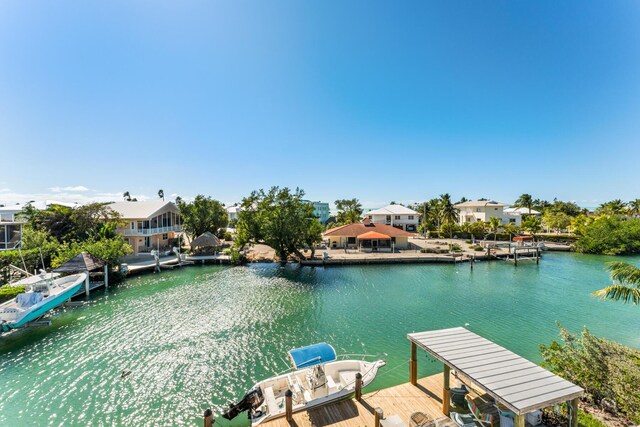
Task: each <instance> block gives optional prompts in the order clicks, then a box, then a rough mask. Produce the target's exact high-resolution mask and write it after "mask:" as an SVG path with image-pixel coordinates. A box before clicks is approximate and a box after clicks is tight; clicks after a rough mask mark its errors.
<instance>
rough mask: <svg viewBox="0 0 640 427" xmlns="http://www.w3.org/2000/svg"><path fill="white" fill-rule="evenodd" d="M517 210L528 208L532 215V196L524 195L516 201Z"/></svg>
mask: <svg viewBox="0 0 640 427" xmlns="http://www.w3.org/2000/svg"><path fill="white" fill-rule="evenodd" d="M513 206H515V207H516V208H527V209H529V215H531V208H532V207H533V197H531V194H526V193H525V194H523V195H521V196H520V197H518V199H517V200H516V201H515V203H514V204H513Z"/></svg>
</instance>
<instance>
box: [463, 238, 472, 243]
mask: <svg viewBox="0 0 640 427" xmlns="http://www.w3.org/2000/svg"><path fill="white" fill-rule="evenodd" d="M464 242H465V243H466V244H471V243H473V241H472V240H471V239H467V240H465V241H464Z"/></svg>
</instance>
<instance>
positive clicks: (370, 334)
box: [0, 253, 640, 426]
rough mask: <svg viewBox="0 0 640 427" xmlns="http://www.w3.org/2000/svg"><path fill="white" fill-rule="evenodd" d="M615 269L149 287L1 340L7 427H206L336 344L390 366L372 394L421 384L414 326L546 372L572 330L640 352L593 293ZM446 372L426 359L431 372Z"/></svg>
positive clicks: (385, 274)
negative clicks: (414, 378)
mask: <svg viewBox="0 0 640 427" xmlns="http://www.w3.org/2000/svg"><path fill="white" fill-rule="evenodd" d="M612 259H613V258H608V257H597V256H586V255H576V254H563V253H547V254H545V257H544V259H543V260H542V261H541V263H540V265H535V263H530V264H528V263H522V264H521V265H519V266H518V267H517V268H516V267H514V266H513V264H511V263H509V262H506V261H495V262H480V263H477V264H476V265H475V268H474V270H473V271H471V270H470V268H469V264H459V265H448V264H447V265H444V264H443V265H429V264H421V265H393V266H351V267H332V268H310V267H304V268H300V267H297V266H285V267H282V266H279V265H276V264H256V265H251V266H248V267H236V268H230V267H218V266H216V267H190V268H185V269H182V270H176V271H165V272H162V273H161V274H159V275H151V274H149V275H145V276H139V277H136V278H132V279H129V280H127V281H126V282H125V283H122V284H120V285H119V286H117V287H116V288H112V289H110V290H109V291H108V292H101V293H96V294H95V295H92V297H91V300H90V302H89V303H88V305H86V306H82V307H73V308H65V309H63V310H60V311H58V312H56V313H55V315H54V316H53V318H52V321H53V322H52V325H51V326H50V327H43V328H38V329H31V330H26V331H22V332H20V333H17V334H13V335H11V336H9V337H5V338H0V391H1V392H0V393H1V396H0V425H2V426H23V425H24V426H31V425H33V426H35V425H38V426H43V425H50V426H62V425H64V426H87V425H91V426H112V425H126V426H133V425H143V424H144V425H160V426H174V425H176V426H179V425H201V421H200V419H201V418H200V416H201V414H202V412H203V410H204V409H205V408H207V407H212V408H213V409H214V411H216V412H217V413H219V412H220V411H221V409H222V407H223V405H224V404H226V403H228V402H230V401H231V400H233V399H235V398H237V397H239V396H241V395H242V394H243V392H244V391H245V390H246V389H247V388H249V387H250V386H251V385H252V384H253V383H254V382H255V381H256V380H258V379H262V378H265V377H268V376H271V375H273V374H274V373H276V372H279V371H282V370H284V369H286V368H287V364H286V351H287V350H289V349H291V348H293V347H297V346H303V345H307V344H311V343H316V342H320V341H327V342H329V343H331V344H332V345H333V346H334V347H335V348H336V350H337V351H338V352H339V353H367V354H373V355H381V357H385V358H386V360H387V362H388V364H387V367H385V368H383V369H382V370H381V371H380V373H379V376H378V378H377V379H376V380H375V382H374V383H373V384H372V385H371V386H370V388H369V389H368V390H374V389H377V388H382V387H388V386H392V385H395V384H399V383H402V382H406V381H407V380H408V366H407V360H408V357H409V343H408V341H407V339H406V334H407V333H408V332H413V331H421V330H428V329H436V328H447V327H454V326H465V325H466V327H467V328H469V329H470V330H472V331H474V332H476V333H479V334H481V335H483V336H485V337H487V338H489V339H491V340H493V341H495V342H497V343H499V344H501V345H503V346H505V347H507V348H509V349H511V350H512V351H515V352H516V353H519V354H520V355H522V356H525V357H527V358H529V359H531V360H533V361H539V360H540V357H539V351H538V346H539V344H541V343H549V342H550V341H551V340H553V339H555V338H557V336H558V328H557V326H556V321H557V322H560V323H561V324H562V325H563V326H565V327H567V328H568V329H570V330H572V331H575V332H580V331H581V330H582V328H583V326H585V325H586V326H587V327H588V328H589V329H590V330H591V331H592V332H593V333H594V334H596V335H598V336H602V337H606V338H608V339H612V340H616V341H619V342H621V343H624V344H626V345H629V346H632V347H636V348H640V309H639V308H638V307H635V306H632V305H624V304H621V303H615V302H609V301H600V300H597V299H596V298H594V297H592V296H591V295H590V293H591V292H593V291H594V290H596V289H599V288H601V287H604V286H605V285H606V284H607V283H609V279H608V274H607V272H606V271H605V263H606V262H607V261H610V260H612ZM616 259H618V260H619V259H620V258H616ZM629 260H631V261H633V262H636V264H637V262H638V261H640V259H639V258H630V259H629ZM440 368H441V367H440V365H439V364H437V363H435V362H433V361H431V360H429V359H428V358H427V357H426V356H423V355H422V354H420V356H419V374H420V375H427V374H430V373H435V372H437V371H438V370H439V369H440ZM220 424H221V425H230V424H232V425H247V420H246V418H245V417H244V416H240V417H239V418H237V419H236V420H234V422H233V423H229V422H228V421H226V420H222V422H220ZM216 425H218V423H216Z"/></svg>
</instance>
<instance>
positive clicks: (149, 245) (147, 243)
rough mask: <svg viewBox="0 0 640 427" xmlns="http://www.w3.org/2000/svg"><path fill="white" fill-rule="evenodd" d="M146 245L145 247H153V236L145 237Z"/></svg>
mask: <svg viewBox="0 0 640 427" xmlns="http://www.w3.org/2000/svg"><path fill="white" fill-rule="evenodd" d="M144 246H145V247H147V248H150V247H151V237H149V236H146V237H145V238H144Z"/></svg>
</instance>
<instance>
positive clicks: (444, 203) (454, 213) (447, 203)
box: [440, 193, 458, 237]
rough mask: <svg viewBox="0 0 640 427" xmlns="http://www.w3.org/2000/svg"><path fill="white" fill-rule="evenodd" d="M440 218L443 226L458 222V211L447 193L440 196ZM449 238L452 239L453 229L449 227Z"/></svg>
mask: <svg viewBox="0 0 640 427" xmlns="http://www.w3.org/2000/svg"><path fill="white" fill-rule="evenodd" d="M440 216H441V218H442V223H443V224H456V223H457V222H458V209H456V208H455V207H454V206H453V203H452V202H451V196H450V195H449V193H445V194H441V195H440ZM449 234H450V236H449V237H453V227H449Z"/></svg>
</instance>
